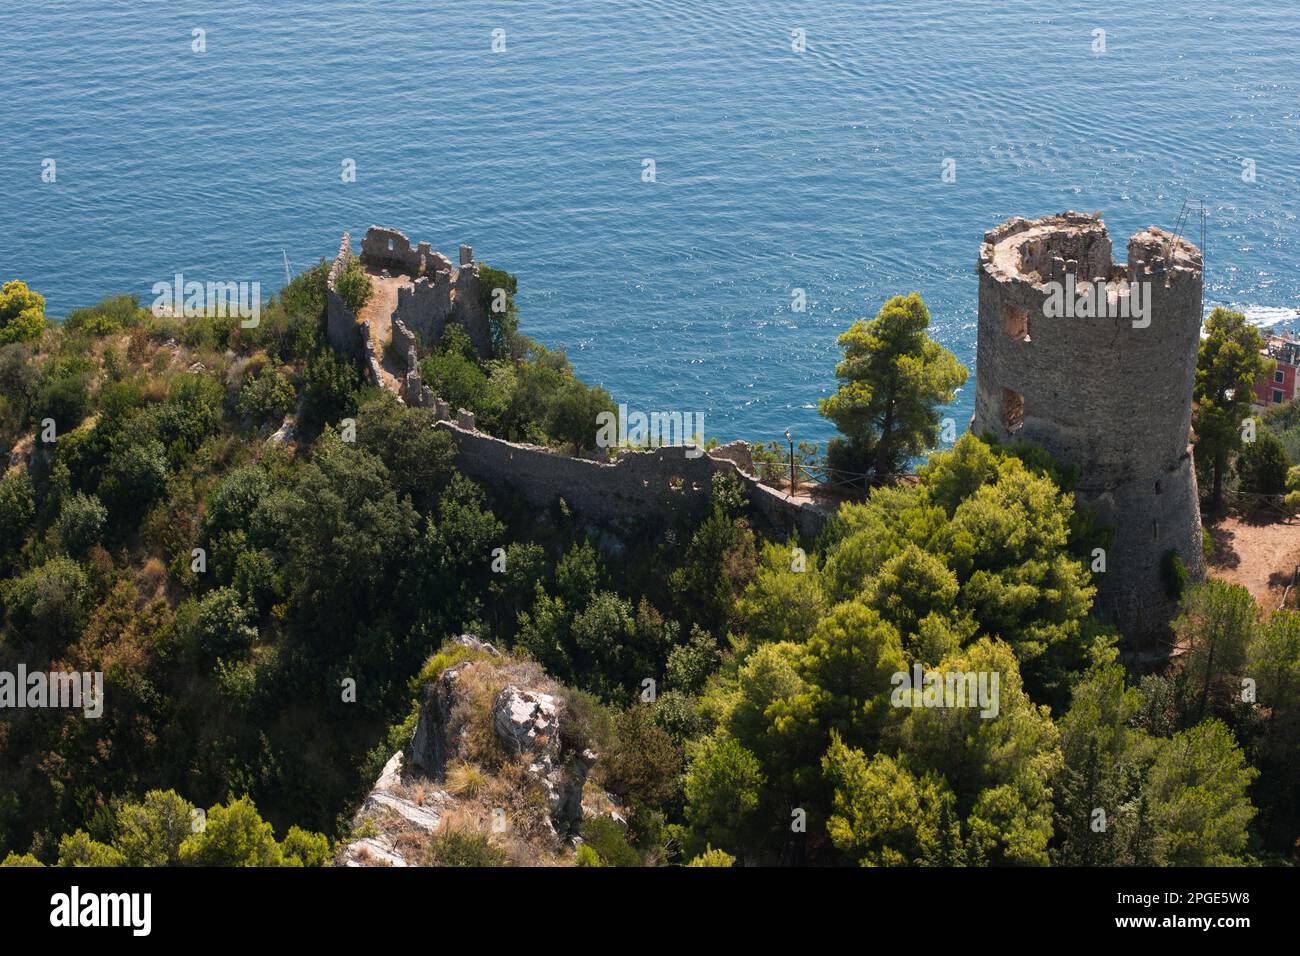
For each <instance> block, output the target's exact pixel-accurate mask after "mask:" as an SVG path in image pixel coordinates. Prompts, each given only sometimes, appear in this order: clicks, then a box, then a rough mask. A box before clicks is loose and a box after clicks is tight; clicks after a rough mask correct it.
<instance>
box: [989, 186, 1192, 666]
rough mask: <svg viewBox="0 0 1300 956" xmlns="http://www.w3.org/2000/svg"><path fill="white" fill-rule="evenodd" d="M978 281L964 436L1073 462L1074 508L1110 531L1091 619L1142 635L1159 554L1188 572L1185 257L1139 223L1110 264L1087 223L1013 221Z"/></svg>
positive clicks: (1163, 611)
mask: <svg viewBox="0 0 1300 956" xmlns="http://www.w3.org/2000/svg"><path fill="white" fill-rule="evenodd" d="M979 283H980V285H979V345H978V352H977V355H976V363H977V365H976V394H975V415H974V418H973V419H972V428H973V429H974V431H975V433H976V434H985V433H989V434H992V435H993V436H995V437H997V438H998V439H999V440H1001V441H1004V442H1011V441H1017V440H1029V441H1033V442H1037V443H1038V444H1040V445H1042V446H1043V447H1044V448H1046V449H1047V450H1048V451H1050V452H1051V453H1052V454H1053V456H1054V457H1055V458H1056V459H1057V460H1058V461H1059V462H1061V463H1062V464H1069V465H1074V466H1076V467H1077V468H1078V472H1079V479H1078V485H1077V488H1076V497H1077V500H1078V503H1079V504H1081V505H1084V506H1087V507H1090V508H1092V509H1093V510H1094V511H1095V512H1096V514H1097V516H1098V518H1099V520H1100V521H1101V522H1102V523H1104V524H1106V525H1108V526H1110V528H1112V529H1113V534H1114V538H1113V541H1112V543H1111V545H1110V547H1109V548H1108V549H1107V553H1106V571H1105V573H1104V574H1100V575H1098V585H1099V593H1098V598H1097V609H1098V611H1099V612H1100V613H1101V615H1102V616H1103V617H1106V618H1108V619H1110V620H1112V621H1114V622H1115V623H1116V624H1118V625H1119V627H1120V629H1121V631H1122V632H1123V633H1124V634H1125V635H1126V636H1127V637H1129V638H1133V639H1138V640H1141V639H1143V638H1146V637H1149V636H1151V635H1153V634H1155V633H1158V632H1159V631H1160V630H1161V629H1162V628H1163V626H1164V625H1165V624H1166V623H1167V621H1168V620H1169V617H1170V615H1171V614H1172V613H1173V610H1174V606H1173V604H1174V602H1173V601H1171V600H1170V598H1169V597H1168V592H1167V587H1166V584H1165V575H1164V574H1163V573H1162V570H1161V566H1162V563H1164V562H1166V561H1167V560H1168V558H1167V557H1166V556H1167V554H1168V553H1169V552H1170V551H1175V552H1177V553H1178V554H1179V555H1180V556H1181V558H1182V560H1183V562H1184V564H1185V565H1186V567H1187V569H1188V571H1189V572H1190V574H1191V576H1192V578H1193V579H1194V580H1200V578H1201V577H1202V576H1203V573H1204V562H1203V558H1202V552H1201V521H1200V512H1199V507H1198V499H1197V489H1196V472H1195V469H1194V468H1193V465H1192V452H1191V447H1190V445H1189V435H1190V428H1191V414H1192V408H1191V406H1192V385H1193V380H1194V377H1195V372H1196V355H1197V347H1198V342H1199V336H1200V328H1201V253H1200V250H1198V249H1197V248H1196V247H1195V246H1194V245H1192V244H1191V243H1189V242H1187V241H1186V240H1182V239H1176V238H1175V237H1174V235H1172V234H1171V233H1168V232H1165V231H1164V230H1162V229H1158V228H1156V227H1154V226H1152V227H1151V228H1149V229H1147V230H1145V231H1143V232H1139V233H1138V234H1136V235H1135V236H1133V238H1132V239H1131V240H1129V244H1128V262H1127V265H1125V264H1122V263H1120V264H1117V263H1115V262H1114V261H1113V260H1112V258H1111V242H1110V237H1109V235H1108V234H1107V232H1106V226H1105V224H1104V223H1103V222H1102V221H1101V219H1100V218H1098V217H1096V216H1089V215H1084V214H1081V213H1075V212H1066V213H1062V214H1061V215H1059V216H1049V217H1047V218H1044V219H1038V220H1032V221H1031V220H1026V219H1020V218H1013V219H1009V220H1007V221H1006V222H1004V223H1002V225H1000V226H998V227H997V228H996V229H993V230H991V231H990V232H988V233H986V234H985V236H984V243H983V244H982V245H981V246H980V262H979ZM1103 290H1104V294H1103Z"/></svg>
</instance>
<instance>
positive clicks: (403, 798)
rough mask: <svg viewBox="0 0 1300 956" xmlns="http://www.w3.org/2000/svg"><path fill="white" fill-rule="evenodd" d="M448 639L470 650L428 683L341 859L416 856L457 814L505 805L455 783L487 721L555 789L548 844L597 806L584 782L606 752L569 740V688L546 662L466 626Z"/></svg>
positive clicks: (544, 829) (543, 835) (604, 798)
mask: <svg viewBox="0 0 1300 956" xmlns="http://www.w3.org/2000/svg"><path fill="white" fill-rule="evenodd" d="M448 647H450V648H453V649H454V648H455V647H460V648H463V649H464V650H465V651H467V652H468V653H469V656H468V659H466V660H463V661H461V662H459V663H456V664H453V665H452V666H450V667H448V668H447V669H446V670H444V671H443V672H442V673H441V674H440V675H439V676H438V677H437V679H435V680H432V681H430V682H429V683H428V684H426V685H425V687H424V688H423V691H422V698H421V703H420V711H419V716H418V718H417V721H416V728H415V732H414V733H413V735H412V737H411V742H410V744H409V746H408V747H407V748H406V750H405V751H403V752H399V753H396V754H394V755H393V756H392V758H391V759H390V760H389V761H388V763H387V764H386V765H385V766H384V770H383V773H382V774H381V775H380V777H379V779H378V780H377V781H376V782H375V786H374V788H373V789H372V790H371V791H370V793H369V794H368V795H367V796H366V799H365V800H364V801H363V802H362V804H361V807H360V808H359V809H358V810H357V813H356V815H355V817H354V818H353V832H354V834H355V838H354V839H353V840H352V841H351V842H349V843H348V844H347V845H346V846H345V847H344V848H343V849H342V851H341V852H340V854H339V858H338V861H337V862H338V863H339V864H341V865H344V866H415V865H418V864H419V856H420V853H421V850H422V848H423V846H424V845H425V844H426V843H427V839H428V837H429V836H430V835H432V834H433V833H434V832H436V831H437V830H438V829H439V828H440V827H441V826H442V825H443V824H444V822H445V821H446V820H447V818H448V817H449V816H452V815H455V816H456V818H457V820H458V821H466V820H470V821H473V820H481V819H491V818H493V816H494V815H499V814H500V812H501V811H500V810H499V809H498V808H495V807H492V806H488V805H487V804H485V803H484V802H483V801H484V798H482V797H481V796H480V795H476V794H473V793H464V795H463V796H458V795H456V794H453V793H451V792H449V791H448V789H447V786H448V780H447V778H448V769H449V768H456V767H460V768H462V769H463V768H464V767H468V766H471V765H473V763H474V761H473V757H474V753H475V752H474V750H473V746H474V745H477V746H480V747H481V746H482V733H481V731H482V730H484V729H490V731H491V734H492V735H493V737H494V739H495V740H496V741H497V743H498V744H499V745H500V749H501V751H504V753H505V754H507V755H508V758H507V760H508V759H509V758H514V759H517V760H519V761H521V762H522V766H523V768H524V771H525V772H526V775H527V776H528V777H531V778H533V779H534V780H535V781H536V782H537V784H539V785H540V786H541V788H542V790H543V791H544V792H545V795H546V807H545V813H544V814H543V816H545V817H546V819H545V820H544V821H543V823H542V825H541V827H540V830H539V831H538V832H539V833H540V839H541V840H542V842H544V843H546V844H547V847H546V851H547V852H548V853H551V854H557V853H560V852H561V851H562V850H563V848H564V846H565V845H566V843H567V842H568V841H569V840H570V838H571V837H572V836H573V834H574V831H575V830H576V828H577V826H578V825H579V824H580V823H581V822H582V819H583V817H584V812H585V815H588V816H590V815H592V814H593V811H592V809H591V806H588V807H587V808H586V810H585V811H584V806H583V791H584V787H586V783H587V776H588V774H589V773H590V772H591V769H592V767H593V766H595V764H596V761H597V759H598V758H597V755H596V754H595V753H594V752H593V751H591V750H589V749H582V750H578V749H577V748H575V747H566V745H565V743H564V737H563V734H562V731H563V725H564V721H565V720H566V717H565V713H566V711H565V701H564V697H563V693H564V691H563V688H561V687H559V686H558V685H557V684H555V683H554V682H553V681H550V680H549V679H547V678H546V676H545V674H544V673H543V672H542V671H541V669H540V668H539V667H538V666H537V665H536V664H533V663H531V662H528V661H518V660H514V659H511V658H507V657H503V656H502V655H501V653H500V652H499V651H498V650H497V649H496V648H495V647H493V646H492V645H491V644H488V643H486V642H483V641H480V640H478V639H477V638H474V637H472V636H469V635H462V636H461V637H459V638H456V639H455V641H454V642H452V644H451V645H448ZM489 694H490V695H491V696H490V704H488V705H487V706H486V708H485V707H484V705H485V704H487V702H488V700H489V698H488V696H487V695H489ZM485 709H486V714H487V721H488V728H483V727H481V726H475V725H474V724H475V721H477V722H478V724H480V725H481V724H482V722H483V719H484V718H483V714H484V710H485ZM478 772H481V771H478ZM453 777H454V774H453ZM461 792H462V791H458V793H461ZM597 796H598V798H599V799H598V801H597V802H599V803H600V804H602V805H604V804H610V805H612V802H611V801H610V800H609V799H608V795H606V794H603V793H600V794H598V795H597ZM537 806H538V809H539V811H540V809H541V808H540V804H538V805H537ZM458 825H459V823H458Z"/></svg>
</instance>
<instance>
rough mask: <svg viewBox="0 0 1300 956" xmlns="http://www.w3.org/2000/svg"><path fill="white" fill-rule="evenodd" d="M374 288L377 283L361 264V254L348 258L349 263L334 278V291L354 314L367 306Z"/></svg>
mask: <svg viewBox="0 0 1300 956" xmlns="http://www.w3.org/2000/svg"><path fill="white" fill-rule="evenodd" d="M374 289H375V284H374V282H373V280H371V278H370V275H369V274H368V273H367V272H366V267H365V266H364V265H362V264H361V258H360V257H359V256H353V257H351V258H350V259H348V264H347V265H346V266H344V267H343V269H342V271H341V272H339V274H338V277H337V278H336V279H335V280H334V291H335V292H337V293H338V294H339V298H340V299H342V300H343V304H344V305H346V306H347V307H348V308H349V309H351V310H352V312H353V314H359V313H360V312H361V310H362V309H363V308H365V305H366V303H367V302H369V301H370V296H371V295H372V294H373V293H374Z"/></svg>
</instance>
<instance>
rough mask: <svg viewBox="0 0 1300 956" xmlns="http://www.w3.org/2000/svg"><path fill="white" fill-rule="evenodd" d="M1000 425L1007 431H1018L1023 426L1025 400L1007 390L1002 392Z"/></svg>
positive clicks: (1017, 393)
mask: <svg viewBox="0 0 1300 956" xmlns="http://www.w3.org/2000/svg"><path fill="white" fill-rule="evenodd" d="M1002 424H1003V425H1005V426H1006V428H1007V431H1010V432H1015V431H1019V430H1020V429H1021V428H1022V427H1023V426H1024V424H1025V398H1024V396H1023V395H1021V394H1020V393H1019V392H1013V391H1012V390H1011V389H1009V388H1004V389H1003V390H1002Z"/></svg>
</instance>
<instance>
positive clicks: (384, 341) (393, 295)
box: [357, 270, 414, 392]
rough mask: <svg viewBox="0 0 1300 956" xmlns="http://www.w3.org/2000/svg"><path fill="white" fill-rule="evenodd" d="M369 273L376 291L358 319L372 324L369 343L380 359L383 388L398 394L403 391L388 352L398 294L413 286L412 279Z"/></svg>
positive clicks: (395, 366) (391, 338)
mask: <svg viewBox="0 0 1300 956" xmlns="http://www.w3.org/2000/svg"><path fill="white" fill-rule="evenodd" d="M366 271H367V272H369V273H370V279H371V282H372V283H373V284H374V291H373V292H371V294H370V301H369V302H367V303H366V304H365V306H364V307H363V308H362V309H361V314H360V315H358V316H357V318H358V319H359V320H360V321H362V322H369V323H370V339H371V341H372V342H373V344H374V347H375V356H376V357H377V358H378V359H379V371H380V373H381V374H382V375H383V377H384V387H386V388H388V389H390V390H392V391H394V392H397V391H400V386H399V382H398V369H397V363H396V362H394V361H393V357H392V356H391V355H390V354H389V352H388V344H389V343H390V342H392V340H393V310H394V309H396V308H397V290H398V289H400V288H402V287H403V286H410V285H413V284H414V283H412V281H411V279H410V277H409V276H403V275H396V276H384V275H381V274H380V273H378V272H374V271H371V270H366Z"/></svg>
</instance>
